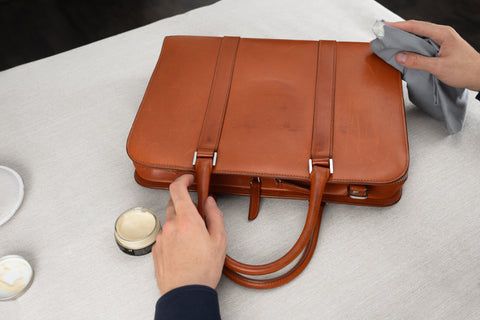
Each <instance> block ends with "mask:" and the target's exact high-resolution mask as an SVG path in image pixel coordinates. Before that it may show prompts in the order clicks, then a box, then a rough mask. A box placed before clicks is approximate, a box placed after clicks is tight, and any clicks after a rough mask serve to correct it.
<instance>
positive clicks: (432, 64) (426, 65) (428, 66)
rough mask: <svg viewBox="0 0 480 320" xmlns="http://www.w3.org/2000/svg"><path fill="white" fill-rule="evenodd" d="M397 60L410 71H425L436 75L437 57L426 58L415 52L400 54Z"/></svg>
mask: <svg viewBox="0 0 480 320" xmlns="http://www.w3.org/2000/svg"><path fill="white" fill-rule="evenodd" d="M395 60H397V62H398V63H399V64H401V65H402V66H405V67H407V68H410V69H420V70H425V71H428V72H430V73H433V74H435V72H434V71H435V69H436V65H437V61H438V58H437V57H425V56H422V55H420V54H416V53H413V52H400V53H397V55H396V56H395Z"/></svg>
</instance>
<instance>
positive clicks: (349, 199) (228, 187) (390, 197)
mask: <svg viewBox="0 0 480 320" xmlns="http://www.w3.org/2000/svg"><path fill="white" fill-rule="evenodd" d="M186 173H189V172H188V171H183V170H166V169H158V168H157V169H155V168H145V167H141V166H137V170H136V171H135V180H136V181H137V183H138V184H140V185H142V186H144V187H147V188H153V189H164V190H166V189H168V186H169V185H170V183H172V182H173V181H174V180H175V179H176V178H178V177H180V176H181V175H183V174H186ZM257 178H258V177H251V176H246V175H222V174H219V175H212V177H211V181H210V192H211V193H213V194H234V195H242V196H249V195H250V193H251V182H252V179H257ZM260 181H261V193H260V194H261V196H262V197H267V198H283V199H297V200H308V199H309V196H310V181H308V180H303V181H292V180H283V179H276V178H271V177H262V178H260ZM405 181H406V177H404V178H403V179H401V180H399V181H397V182H394V183H391V184H387V185H385V184H383V185H362V186H361V187H364V188H365V190H366V194H365V195H363V196H355V195H354V194H352V193H350V192H349V191H350V190H349V189H350V187H352V186H354V185H355V184H349V183H328V184H327V186H326V188H325V193H324V196H323V201H325V202H333V203H344V204H353V205H365V206H389V205H392V204H394V203H396V202H397V201H398V200H400V197H401V195H402V186H403V184H404V183H405ZM355 186H357V187H358V185H355ZM190 189H191V191H196V184H195V183H194V184H193V185H192V186H191V187H190Z"/></svg>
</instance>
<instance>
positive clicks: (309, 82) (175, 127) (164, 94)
mask: <svg viewBox="0 0 480 320" xmlns="http://www.w3.org/2000/svg"><path fill="white" fill-rule="evenodd" d="M319 43H321V42H318V41H299V40H270V39H243V38H242V39H239V40H238V45H237V47H236V50H235V51H234V56H233V58H232V65H231V69H232V72H231V77H230V78H229V82H228V83H227V84H225V85H226V86H228V90H226V91H225V92H226V94H225V109H224V114H221V115H219V116H218V118H219V119H221V120H220V121H222V122H223V123H222V125H221V126H219V128H220V132H219V142H218V148H217V149H216V150H215V151H216V154H215V160H216V163H215V166H214V167H213V172H212V174H229V175H231V174H234V175H247V176H260V177H275V178H283V179H297V180H303V181H309V160H310V159H311V153H312V135H313V134H314V122H313V119H314V117H315V112H319V111H318V108H317V111H315V110H316V109H315V104H316V103H317V102H318V101H320V102H322V99H323V97H324V96H325V99H328V100H331V101H328V104H329V105H331V113H332V114H331V121H330V118H328V119H326V120H325V121H327V123H329V122H331V126H332V134H331V137H325V139H323V140H325V141H328V143H330V144H331V145H330V149H331V151H330V158H331V160H330V164H331V166H332V167H331V168H330V169H331V171H333V174H331V176H330V179H329V183H330V182H332V183H335V182H338V183H345V182H349V183H363V184H385V183H392V182H395V181H398V180H400V179H402V178H403V177H404V176H405V175H406V172H407V169H408V162H409V160H408V159H409V157H408V141H407V133H406V125H405V112H404V106H403V94H402V86H401V78H400V74H399V72H398V71H396V70H395V69H394V68H392V67H390V66H389V65H387V64H386V63H384V62H383V61H382V60H380V59H379V58H377V57H376V56H375V55H374V54H373V53H372V52H371V51H370V48H369V44H368V43H354V42H337V43H335V58H334V60H333V61H332V63H333V67H332V70H334V71H333V76H332V80H331V81H332V87H331V89H329V88H327V89H325V87H323V82H322V81H323V79H324V77H322V72H323V70H322V69H321V68H317V67H318V66H319V63H320V62H321V57H320V56H319V55H321V51H320V50H319ZM221 46H222V38H217V37H194V36H173V37H167V38H165V41H164V44H163V48H162V52H161V54H160V57H159V60H158V63H157V65H156V67H155V70H154V72H153V75H152V77H151V80H150V83H149V84H148V87H147V90H146V93H145V96H144V98H143V101H142V103H141V106H140V108H139V111H138V113H137V116H136V118H135V121H134V124H133V126H132V129H131V132H130V135H129V139H128V142H127V151H128V154H129V156H130V157H131V159H132V160H133V161H134V163H135V164H136V165H137V166H145V167H152V168H165V169H172V170H184V171H186V172H192V173H193V172H194V171H195V167H194V165H193V160H194V155H195V152H196V151H197V148H198V143H199V139H200V135H201V133H202V130H204V128H203V127H204V122H205V121H206V120H205V114H206V113H207V109H208V106H209V105H210V104H211V101H210V100H211V99H214V98H212V97H216V96H215V95H217V96H218V95H220V96H221V95H222V94H219V93H218V92H215V90H217V87H218V86H214V85H212V84H213V83H214V82H215V77H216V76H217V77H218V75H216V68H217V67H218V66H217V64H218V63H219V61H220V60H221V59H222V56H221V55H222V53H221V52H222V50H221ZM222 63H223V62H222ZM227 69H228V68H227ZM217 82H218V79H217ZM325 90H327V91H329V92H327V93H325ZM316 101H317V102H316Z"/></svg>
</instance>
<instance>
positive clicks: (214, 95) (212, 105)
mask: <svg viewBox="0 0 480 320" xmlns="http://www.w3.org/2000/svg"><path fill="white" fill-rule="evenodd" d="M239 40H240V38H238V37H224V38H223V39H222V42H221V44H220V49H219V51H218V57H217V64H216V67H215V74H214V77H213V82H212V87H211V90H210V97H209V100H208V106H207V111H206V113H205V118H204V119H203V126H202V131H201V133H200V138H199V140H198V147H197V152H196V154H195V160H196V162H195V170H196V172H197V182H198V183H199V184H201V185H199V187H198V188H197V191H198V211H199V212H200V214H201V215H202V217H203V218H205V216H204V214H203V203H204V202H205V200H206V199H207V197H208V188H209V185H210V174H211V172H212V167H213V166H214V165H215V160H216V154H215V153H216V151H217V148H218V143H219V141H220V134H221V132H222V126H223V119H224V117H225V111H226V108H227V102H228V94H229V93H230V84H231V82H232V81H231V80H232V75H233V67H234V64H235V56H236V54H237V48H238V42H239Z"/></svg>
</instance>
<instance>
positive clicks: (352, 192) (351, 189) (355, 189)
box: [347, 185, 368, 200]
mask: <svg viewBox="0 0 480 320" xmlns="http://www.w3.org/2000/svg"><path fill="white" fill-rule="evenodd" d="M359 189H361V190H359ZM347 194H348V196H349V197H350V198H352V199H357V200H365V199H368V187H367V186H352V185H349V186H348V187H347Z"/></svg>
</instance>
